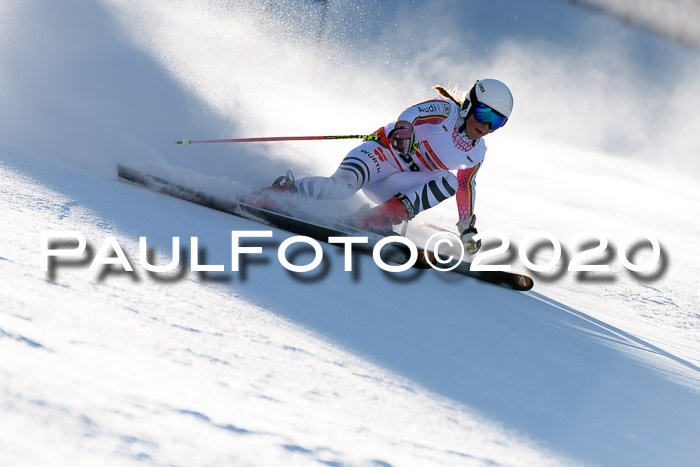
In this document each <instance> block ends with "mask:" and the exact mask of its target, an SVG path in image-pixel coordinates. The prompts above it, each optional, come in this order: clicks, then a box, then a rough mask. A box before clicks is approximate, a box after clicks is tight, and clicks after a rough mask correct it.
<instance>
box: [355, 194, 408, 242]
mask: <svg viewBox="0 0 700 467" xmlns="http://www.w3.org/2000/svg"><path fill="white" fill-rule="evenodd" d="M402 198H403V199H402ZM412 213H413V206H412V205H411V203H410V201H409V200H408V198H406V197H405V196H403V195H401V194H399V195H396V196H392V197H391V198H389V199H388V200H386V201H384V202H383V203H382V204H379V205H377V206H375V207H373V208H371V209H369V210H364V211H361V212H358V213H356V214H355V216H354V217H353V219H352V220H351V221H350V222H351V224H352V225H355V226H357V227H360V228H362V229H365V230H369V231H371V232H376V233H380V234H387V233H389V234H392V235H393V234H394V231H393V230H392V227H393V226H394V225H396V224H400V223H402V222H404V221H407V220H410V219H412V218H413V217H414V216H413V215H411V214H412Z"/></svg>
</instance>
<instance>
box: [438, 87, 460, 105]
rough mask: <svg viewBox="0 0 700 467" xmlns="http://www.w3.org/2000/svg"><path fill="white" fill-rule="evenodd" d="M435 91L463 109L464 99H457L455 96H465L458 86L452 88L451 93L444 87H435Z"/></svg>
mask: <svg viewBox="0 0 700 467" xmlns="http://www.w3.org/2000/svg"><path fill="white" fill-rule="evenodd" d="M433 89H435V90H436V91H437V93H438V94H440V95H441V96H442V97H444V98H446V99H449V100H451V101H452V102H454V103H455V104H457V105H458V106H460V107H462V103H463V102H464V99H457V98H456V97H455V96H454V95H455V94H457V95H460V94H464V93H463V92H462V91H460V90H459V88H458V87H457V86H454V87H452V89H450V90H449V91H448V90H447V89H446V88H445V87H444V86H440V85H437V86H433Z"/></svg>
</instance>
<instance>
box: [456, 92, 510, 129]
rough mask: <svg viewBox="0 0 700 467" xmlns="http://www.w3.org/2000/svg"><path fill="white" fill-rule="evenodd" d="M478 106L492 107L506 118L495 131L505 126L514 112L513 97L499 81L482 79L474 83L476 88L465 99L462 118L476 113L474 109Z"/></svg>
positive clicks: (461, 112) (461, 113)
mask: <svg viewBox="0 0 700 467" xmlns="http://www.w3.org/2000/svg"><path fill="white" fill-rule="evenodd" d="M478 104H484V105H486V106H488V107H490V108H491V109H492V110H495V111H496V113H497V114H500V115H501V116H503V117H504V118H505V120H504V121H502V123H500V125H498V126H497V127H495V128H493V129H494V130H495V129H496V128H500V127H502V126H503V125H505V124H506V121H507V120H508V117H510V113H511V111H512V110H513V95H512V94H511V93H510V89H508V86H506V85H505V84H503V83H502V82H501V81H498V80H497V79H480V80H477V81H476V83H474V86H472V88H471V90H470V91H469V95H468V96H467V97H466V99H464V102H463V103H462V109H461V111H460V113H459V114H460V116H462V117H463V118H465V119H466V118H468V117H469V115H471V114H472V113H474V109H475V108H476V107H477V105H478Z"/></svg>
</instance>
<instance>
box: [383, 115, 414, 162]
mask: <svg viewBox="0 0 700 467" xmlns="http://www.w3.org/2000/svg"><path fill="white" fill-rule="evenodd" d="M387 136H389V139H391V147H392V148H393V149H394V150H395V151H397V152H398V153H399V154H411V155H413V153H415V152H416V148H414V147H413V146H414V144H413V143H415V140H416V131H415V129H414V128H413V123H411V122H409V121H407V120H399V121H398V122H396V124H394V129H393V130H391V131H390V132H389V134H388V135H387Z"/></svg>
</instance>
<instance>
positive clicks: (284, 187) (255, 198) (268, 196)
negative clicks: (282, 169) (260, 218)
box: [243, 170, 299, 210]
mask: <svg viewBox="0 0 700 467" xmlns="http://www.w3.org/2000/svg"><path fill="white" fill-rule="evenodd" d="M298 193H299V189H298V188H297V187H296V185H295V184H294V175H293V174H292V171H291V170H287V173H286V174H285V175H281V176H279V177H277V178H276V179H275V181H274V182H272V185H270V186H269V187H265V188H262V189H260V190H258V191H256V192H255V193H253V194H252V195H249V196H246V197H245V198H243V202H244V203H246V204H250V205H251V206H255V207H257V208H263V209H270V210H275V209H276V208H278V207H279V206H280V204H289V203H288V202H287V203H284V202H283V198H284V197H286V196H285V195H297V194H298ZM286 201H289V200H286Z"/></svg>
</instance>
